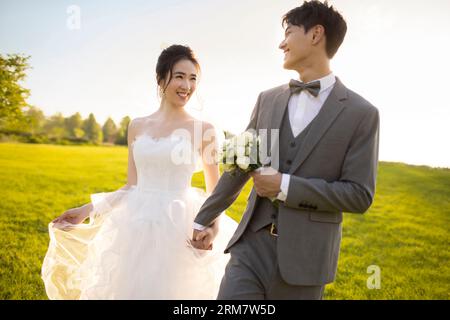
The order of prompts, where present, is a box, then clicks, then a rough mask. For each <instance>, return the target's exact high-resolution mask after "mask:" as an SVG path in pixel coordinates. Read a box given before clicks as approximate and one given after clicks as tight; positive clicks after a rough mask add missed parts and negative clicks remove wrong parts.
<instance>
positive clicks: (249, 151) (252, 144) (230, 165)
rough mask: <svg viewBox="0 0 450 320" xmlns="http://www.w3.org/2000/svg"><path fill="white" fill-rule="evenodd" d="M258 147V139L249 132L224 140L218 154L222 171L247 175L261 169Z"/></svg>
mask: <svg viewBox="0 0 450 320" xmlns="http://www.w3.org/2000/svg"><path fill="white" fill-rule="evenodd" d="M260 145H261V140H260V137H259V136H256V135H255V134H253V133H251V132H249V131H246V132H244V133H242V134H240V135H237V136H234V137H232V138H231V139H227V140H225V142H224V144H223V146H222V150H221V153H220V159H221V163H222V164H223V168H224V170H225V171H227V172H232V173H235V172H236V170H239V171H242V172H244V173H248V172H250V171H253V170H256V169H258V168H260V167H262V166H263V165H262V163H261V159H260V152H259V151H260V150H259V149H260Z"/></svg>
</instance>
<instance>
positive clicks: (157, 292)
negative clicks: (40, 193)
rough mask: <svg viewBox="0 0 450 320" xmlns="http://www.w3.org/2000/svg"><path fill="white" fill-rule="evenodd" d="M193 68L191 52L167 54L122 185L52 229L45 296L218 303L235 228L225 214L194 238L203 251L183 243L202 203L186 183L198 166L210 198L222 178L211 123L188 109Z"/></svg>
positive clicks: (132, 141) (138, 124)
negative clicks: (156, 97) (156, 100)
mask: <svg viewBox="0 0 450 320" xmlns="http://www.w3.org/2000/svg"><path fill="white" fill-rule="evenodd" d="M199 70H200V67H199V64H198V62H197V60H196V58H195V56H194V54H193V52H192V51H191V49H190V48H189V47H185V46H181V45H173V46H170V47H168V48H167V49H165V50H163V52H162V53H161V55H160V56H159V58H158V62H157V66H156V74H157V76H156V78H157V83H158V86H159V90H160V94H161V105H160V108H159V110H158V111H156V112H155V113H153V114H151V115H149V116H147V117H143V118H138V119H134V120H133V121H132V122H131V123H130V125H129V129H128V146H129V148H128V150H129V151H128V179H127V184H126V185H125V186H124V187H122V188H121V189H119V190H117V191H114V192H108V193H106V192H105V193H97V194H92V195H91V202H90V203H88V204H86V205H84V206H82V207H79V208H74V209H70V210H68V211H66V212H65V213H64V214H62V215H61V216H60V217H58V218H56V219H55V220H53V221H52V222H51V223H50V224H49V235H50V244H49V247H48V251H47V253H46V256H45V258H44V262H43V266H42V275H41V276H42V279H43V281H44V284H45V289H46V292H47V295H48V297H49V298H50V299H215V298H216V295H217V292H218V289H219V285H220V280H221V278H222V275H223V273H224V270H225V265H226V263H227V262H228V261H227V260H228V258H227V256H226V255H224V254H223V250H224V249H225V246H226V242H227V240H228V239H230V238H231V235H232V233H233V232H234V230H235V229H236V226H237V224H236V223H235V222H234V221H233V220H232V219H231V218H229V217H228V216H226V215H223V217H222V218H221V221H220V222H219V221H218V220H217V221H215V222H214V224H213V225H212V226H211V227H209V228H207V229H206V230H205V231H203V232H202V233H201V234H200V236H199V237H198V238H197V240H198V241H205V243H211V242H212V240H213V239H214V247H212V246H210V247H209V250H198V249H195V248H194V247H193V246H192V244H191V242H190V241H189V239H190V236H191V232H192V225H193V220H194V217H195V215H196V213H197V212H198V209H199V208H200V206H201V205H202V203H203V202H204V200H205V199H206V197H207V194H206V193H205V192H203V190H200V189H196V188H192V187H191V186H190V183H191V178H192V174H193V173H194V172H195V171H196V169H198V168H199V165H200V166H202V167H203V171H204V175H205V182H206V191H207V193H211V192H212V190H213V189H214V187H215V185H216V184H217V181H218V178H219V170H218V165H217V163H216V162H215V161H214V160H215V152H216V150H217V146H216V145H217V142H216V139H215V137H214V134H211V133H214V128H213V126H212V125H211V124H209V123H206V122H201V121H199V120H196V119H195V118H193V117H192V116H190V115H189V114H188V113H187V112H186V110H185V109H184V106H185V105H186V103H187V102H188V101H189V99H190V97H191V96H192V94H193V93H194V91H195V89H196V84H197V77H198V73H199ZM87 221H88V223H87ZM219 224H220V230H221V232H220V235H219V236H217V233H218V230H219ZM216 236H217V238H216Z"/></svg>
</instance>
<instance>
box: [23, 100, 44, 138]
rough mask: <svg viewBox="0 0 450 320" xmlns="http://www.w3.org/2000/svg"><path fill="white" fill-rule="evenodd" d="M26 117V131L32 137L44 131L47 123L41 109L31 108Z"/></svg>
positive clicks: (28, 109) (26, 111) (25, 114)
mask: <svg viewBox="0 0 450 320" xmlns="http://www.w3.org/2000/svg"><path fill="white" fill-rule="evenodd" d="M24 117H25V121H26V129H25V130H24V131H26V132H29V133H31V134H32V135H36V134H40V133H42V131H43V130H44V125H45V122H46V119H45V115H44V112H42V110H41V109H39V108H37V107H34V106H29V107H28V108H27V109H26V110H25V112H24Z"/></svg>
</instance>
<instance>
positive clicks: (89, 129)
mask: <svg viewBox="0 0 450 320" xmlns="http://www.w3.org/2000/svg"><path fill="white" fill-rule="evenodd" d="M29 58H30V57H29V56H24V55H19V54H7V55H6V56H4V55H2V54H0V141H20V142H30V143H57V144H103V143H107V144H119V145H126V144H127V134H128V132H127V131H128V125H129V123H130V120H131V119H130V117H128V116H126V117H124V118H123V119H122V120H121V121H120V123H119V124H116V123H114V121H113V119H111V118H108V119H107V120H106V121H105V123H104V124H103V125H100V124H99V123H98V122H97V121H96V119H95V116H94V114H92V113H91V114H89V116H88V117H87V118H86V119H83V118H82V116H81V115H80V113H78V112H77V113H75V114H73V115H71V116H69V117H64V116H63V115H62V114H61V113H57V114H54V115H52V116H50V117H46V116H45V115H44V113H43V111H42V110H40V109H39V108H38V107H36V106H32V105H30V104H28V103H27V101H26V100H27V98H28V97H29V95H30V90H28V89H26V88H23V86H22V85H21V82H22V81H23V80H24V79H25V77H26V70H27V69H29V68H30V66H29V63H28V60H29Z"/></svg>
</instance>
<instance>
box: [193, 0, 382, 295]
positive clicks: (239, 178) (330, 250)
mask: <svg viewBox="0 0 450 320" xmlns="http://www.w3.org/2000/svg"><path fill="white" fill-rule="evenodd" d="M283 27H285V38H284V40H283V41H282V42H281V44H280V46H279V48H280V49H281V50H283V51H284V54H285V58H284V68H285V69H288V70H295V71H297V72H298V73H299V75H300V79H301V81H297V80H291V82H290V83H289V85H282V86H280V87H276V88H273V89H270V90H267V91H264V92H262V93H261V94H260V95H259V97H258V100H257V102H256V106H255V108H254V110H253V113H252V116H251V119H250V123H249V125H248V127H247V129H254V130H256V131H257V132H259V130H260V129H267V130H268V131H269V133H268V134H267V135H268V137H270V136H271V134H270V131H273V130H279V131H278V132H279V135H278V138H276V139H272V141H270V142H269V145H270V146H272V148H271V150H272V154H271V160H272V163H271V166H272V168H264V170H263V171H258V172H252V173H250V174H236V175H230V174H229V173H224V174H223V175H222V177H221V178H220V180H219V182H218V184H217V186H216V188H215V190H214V191H213V193H212V194H211V196H210V197H209V198H208V199H207V200H206V202H205V203H204V205H203V206H202V208H201V209H200V211H199V213H198V215H197V217H196V218H195V223H194V233H193V239H192V242H193V244H194V246H196V247H197V248H199V249H206V248H208V246H209V244H210V242H211V241H212V239H211V238H208V236H207V235H208V234H210V233H207V232H205V231H202V230H204V229H205V226H208V227H209V226H211V225H212V223H213V222H214V220H215V219H216V218H217V217H218V216H219V215H220V213H221V212H223V211H224V210H225V209H227V208H228V207H229V206H230V205H231V204H232V203H233V202H234V201H235V200H236V198H237V197H238V195H239V193H240V192H241V190H242V188H243V186H244V185H245V183H246V182H247V181H248V179H250V178H252V179H253V183H254V187H253V189H252V191H251V193H250V196H249V198H248V204H247V208H246V210H245V212H244V215H243V217H242V220H241V222H240V224H239V226H238V228H237V230H236V232H235V234H234V235H233V237H232V239H231V240H230V242H229V244H228V246H227V248H226V251H225V252H226V253H228V252H229V253H230V254H231V257H230V261H229V263H228V265H227V267H226V270H225V275H224V277H223V279H222V283H221V286H220V290H219V295H218V299H322V297H323V292H324V288H325V285H326V284H327V283H330V282H333V281H334V279H335V275H336V268H337V262H338V255H339V248H340V241H341V233H342V212H343V211H345V212H353V213H364V212H365V211H366V210H367V209H368V208H369V207H370V205H371V203H372V200H373V197H374V193H375V180H376V173H377V163H378V131H379V116H378V111H377V109H376V108H375V107H373V106H372V105H371V104H370V103H369V102H367V101H366V100H364V99H363V98H362V97H361V96H359V95H358V94H356V93H355V92H353V91H351V90H349V89H347V88H346V87H345V86H344V84H343V83H342V82H341V81H340V80H339V79H338V78H337V77H335V75H333V73H332V72H331V71H330V66H329V63H330V59H331V58H332V57H333V56H334V55H335V53H336V52H337V50H338V48H339V46H340V45H341V43H342V42H343V40H344V36H345V33H346V30H347V25H346V23H345V21H344V19H343V18H342V16H341V15H340V14H339V13H338V12H337V11H335V9H334V8H333V7H332V6H331V7H330V6H329V5H328V4H327V3H326V2H325V3H322V2H319V1H316V0H313V1H309V2H308V1H306V2H304V3H303V5H302V6H300V7H298V8H295V9H293V10H291V11H289V12H288V13H287V14H286V15H285V16H284V17H283ZM275 132H276V131H275ZM276 150H278V151H279V152H274V151H276ZM274 160H276V161H274ZM274 163H276V164H277V165H274ZM270 197H277V199H278V204H277V205H274V204H273V203H272V201H270V200H269V198H270Z"/></svg>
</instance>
